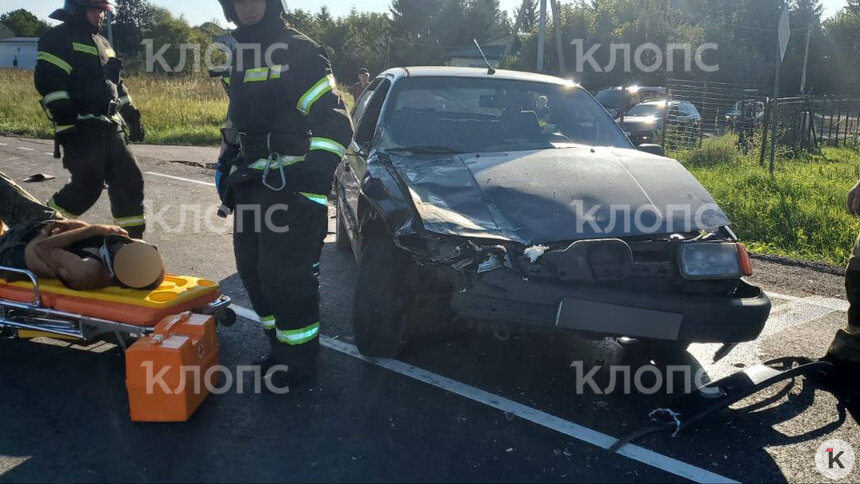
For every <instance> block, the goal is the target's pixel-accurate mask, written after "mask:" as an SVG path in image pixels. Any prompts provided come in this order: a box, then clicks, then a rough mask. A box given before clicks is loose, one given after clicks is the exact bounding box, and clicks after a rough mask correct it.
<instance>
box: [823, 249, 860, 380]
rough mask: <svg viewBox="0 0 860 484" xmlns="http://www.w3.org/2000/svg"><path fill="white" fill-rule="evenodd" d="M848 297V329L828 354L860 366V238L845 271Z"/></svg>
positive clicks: (842, 332)
mask: <svg viewBox="0 0 860 484" xmlns="http://www.w3.org/2000/svg"><path fill="white" fill-rule="evenodd" d="M845 292H846V294H847V296H848V303H849V307H848V327H847V328H846V329H840V330H839V332H838V333H836V339H834V340H833V344H832V345H831V346H830V350H829V351H828V354H829V355H830V356H833V357H835V358H837V359H839V360H842V361H847V362H851V363H858V364H860V237H858V239H857V244H856V245H855V247H854V253H853V254H852V255H851V258H850V259H849V260H848V268H847V269H846V270H845Z"/></svg>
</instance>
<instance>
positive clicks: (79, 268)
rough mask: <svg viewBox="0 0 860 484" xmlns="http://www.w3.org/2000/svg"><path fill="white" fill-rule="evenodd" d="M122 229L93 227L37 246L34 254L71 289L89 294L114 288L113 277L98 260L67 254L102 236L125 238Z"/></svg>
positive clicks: (72, 231) (68, 233)
mask: <svg viewBox="0 0 860 484" xmlns="http://www.w3.org/2000/svg"><path fill="white" fill-rule="evenodd" d="M122 232H123V231H122V229H119V228H118V227H108V226H104V225H91V226H86V227H82V228H78V229H74V230H70V231H68V232H63V233H60V234H59V235H53V236H51V237H48V238H47V239H44V240H41V241H39V242H37V243H36V244H35V245H34V246H33V251H34V252H35V254H36V257H38V258H39V259H40V260H41V261H42V262H43V263H44V264H45V266H47V267H48V268H49V269H50V270H51V272H52V273H53V274H54V275H55V276H56V277H57V278H58V279H60V280H61V281H62V282H63V284H65V285H67V286H68V287H70V288H72V289H75V290H79V291H87V290H92V289H100V288H103V287H106V286H109V285H110V284H111V279H110V276H109V275H108V272H107V270H106V269H105V267H104V266H103V265H102V263H101V261H99V260H96V259H82V258H80V257H78V256H77V255H75V254H73V253H71V252H69V251H67V250H65V248H66V247H69V246H70V245H72V244H74V243H76V242H80V241H82V240H86V239H88V238H90V237H94V236H98V235H122Z"/></svg>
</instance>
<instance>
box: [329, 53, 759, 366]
mask: <svg viewBox="0 0 860 484" xmlns="http://www.w3.org/2000/svg"><path fill="white" fill-rule="evenodd" d="M353 119H354V122H355V124H356V134H355V139H354V141H353V143H352V146H351V147H350V150H349V153H348V154H347V157H346V158H345V160H344V162H343V163H342V164H341V166H340V167H339V169H338V171H337V175H336V180H335V192H336V194H337V209H338V214H337V245H338V246H340V247H343V248H351V249H352V251H353V252H354V254H355V256H356V259H357V260H358V265H359V267H358V277H357V284H356V294H355V308H354V316H353V318H354V321H353V324H354V329H355V338H356V343H357V346H358V348H359V350H360V351H361V352H362V353H364V354H366V355H369V356H384V357H393V356H396V355H398V354H399V352H400V351H401V350H402V349H403V347H404V345H405V344H406V342H407V341H408V339H409V337H410V336H411V335H412V334H414V332H415V331H418V330H419V328H420V330H421V331H424V330H426V329H427V328H430V329H431V330H432V328H433V326H434V325H438V326H441V325H442V324H443V323H444V322H446V321H450V320H457V321H461V320H483V321H492V322H494V323H498V324H503V325H510V326H527V327H532V328H543V329H545V330H547V331H575V332H577V333H579V334H582V335H585V336H591V337H612V336H614V337H629V338H636V339H637V340H640V341H646V342H647V341H651V342H655V343H657V344H664V345H665V344H668V345H672V346H677V347H679V348H683V347H686V345H689V344H690V343H694V342H702V343H704V342H708V343H738V342H743V341H749V340H753V339H755V338H757V337H758V335H759V334H760V333H761V331H762V329H763V327H764V324H765V321H766V320H767V318H768V316H769V314H770V308H771V304H770V300H769V299H768V297H767V296H766V295H765V294H764V292H763V291H762V290H761V289H759V288H758V287H755V286H753V285H751V284H749V283H748V282H747V281H746V280H745V279H744V276H748V275H751V273H752V269H751V265H750V260H749V256H748V254H747V252H746V250H745V249H744V247H743V245H742V244H740V243H739V242H738V240H737V237H736V236H735V235H734V234H733V233H732V231H731V230H730V229H729V225H730V221H729V219H728V217H727V216H726V215H725V214H724V213H723V212H722V211H721V210H720V208H719V207H718V206H717V205H716V204H715V203H714V200H713V199H712V198H711V196H710V195H709V194H708V193H707V192H706V190H705V189H704V188H703V187H702V186H701V184H699V182H698V181H697V180H696V179H695V178H693V176H692V175H690V173H689V172H687V170H686V169H685V168H684V167H683V166H681V165H680V164H679V163H678V162H676V161H674V160H671V159H668V158H664V157H662V156H659V155H658V154H654V153H659V151H660V150H659V147H656V146H650V147H649V146H645V147H640V150H637V149H636V148H635V147H634V146H633V144H632V143H631V142H630V141H629V140H628V139H627V138H626V137H625V136H624V133H623V132H622V131H621V129H620V128H619V127H618V126H617V124H616V123H615V122H614V120H613V119H612V118H611V117H610V116H609V115H608V114H607V113H606V111H605V110H604V109H603V108H602V107H601V106H600V105H599V104H598V103H597V101H595V99H594V98H593V97H592V96H591V95H590V94H589V93H588V92H587V91H586V90H585V89H583V88H581V87H579V86H577V85H575V84H574V83H572V82H570V81H565V80H563V79H558V78H555V77H550V76H543V75H536V74H526V73H519V72H509V71H489V72H488V71H487V70H481V69H460V68H444V67H432V68H430V67H423V68H422V67H417V68H397V69H392V70H389V71H387V72H385V73H383V74H381V75H380V76H379V77H378V78H377V79H375V80H374V82H373V83H372V84H371V85H370V86H369V87H368V89H367V90H366V91H365V93H364V94H363V95H362V96H361V98H360V99H358V100H357V104H356V107H355V110H354V112H353ZM643 150H647V151H649V153H646V152H644V151H643Z"/></svg>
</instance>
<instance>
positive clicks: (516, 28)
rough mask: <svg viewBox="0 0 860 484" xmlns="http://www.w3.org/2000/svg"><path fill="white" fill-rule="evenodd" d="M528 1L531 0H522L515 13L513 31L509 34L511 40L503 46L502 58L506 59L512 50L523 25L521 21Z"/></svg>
mask: <svg viewBox="0 0 860 484" xmlns="http://www.w3.org/2000/svg"><path fill="white" fill-rule="evenodd" d="M529 2H531V0H523V4H522V5H521V6H520V14H519V15H517V22H516V23H515V24H514V33H513V35H511V41H510V42H508V45H506V46H505V53H504V55H502V60H504V59H507V58H508V56H509V55H511V52H513V50H514V43H516V41H517V38H518V36H519V34H520V29H521V28H522V26H523V21H524V20H525V16H526V8H528V5H529Z"/></svg>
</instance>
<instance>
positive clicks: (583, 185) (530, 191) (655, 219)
mask: <svg viewBox="0 0 860 484" xmlns="http://www.w3.org/2000/svg"><path fill="white" fill-rule="evenodd" d="M390 159H391V163H392V165H393V167H394V169H395V170H396V171H397V172H398V174H399V175H400V176H401V178H402V179H403V181H404V182H405V184H406V185H407V187H408V190H409V193H410V196H411V198H412V201H413V202H414V204H415V207H416V209H417V211H418V215H419V216H420V217H421V221H422V224H423V226H424V228H425V229H426V230H428V231H430V232H434V233H438V234H443V235H457V236H464V237H475V238H489V239H500V240H507V241H513V242H518V243H521V244H524V245H535V244H549V243H554V242H565V241H574V240H582V239H594V238H615V237H630V236H639V235H663V234H672V233H679V232H692V231H697V230H711V229H716V228H719V227H722V226H726V225H729V224H730V223H731V222H730V221H729V219H728V217H727V216H726V215H725V213H723V211H722V210H720V208H719V207H718V206H717V205H716V203H715V202H714V200H713V198H711V196H710V195H709V194H708V192H707V191H706V190H705V188H704V187H702V185H701V184H700V183H699V182H698V181H697V180H696V179H695V178H694V177H693V176H692V175H691V174H690V173H689V172H688V171H687V170H686V169H685V168H684V167H683V166H681V164H680V163H678V162H676V161H674V160H671V159H668V158H662V157H658V156H654V155H650V154H647V153H642V152H639V151H636V150H632V149H619V148H591V147H580V146H578V147H573V148H564V149H550V150H540V151H526V152H511V153H486V154H480V155H475V154H468V155H429V156H428V155H422V156H415V155H402V154H396V155H395V154H392V155H390Z"/></svg>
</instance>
